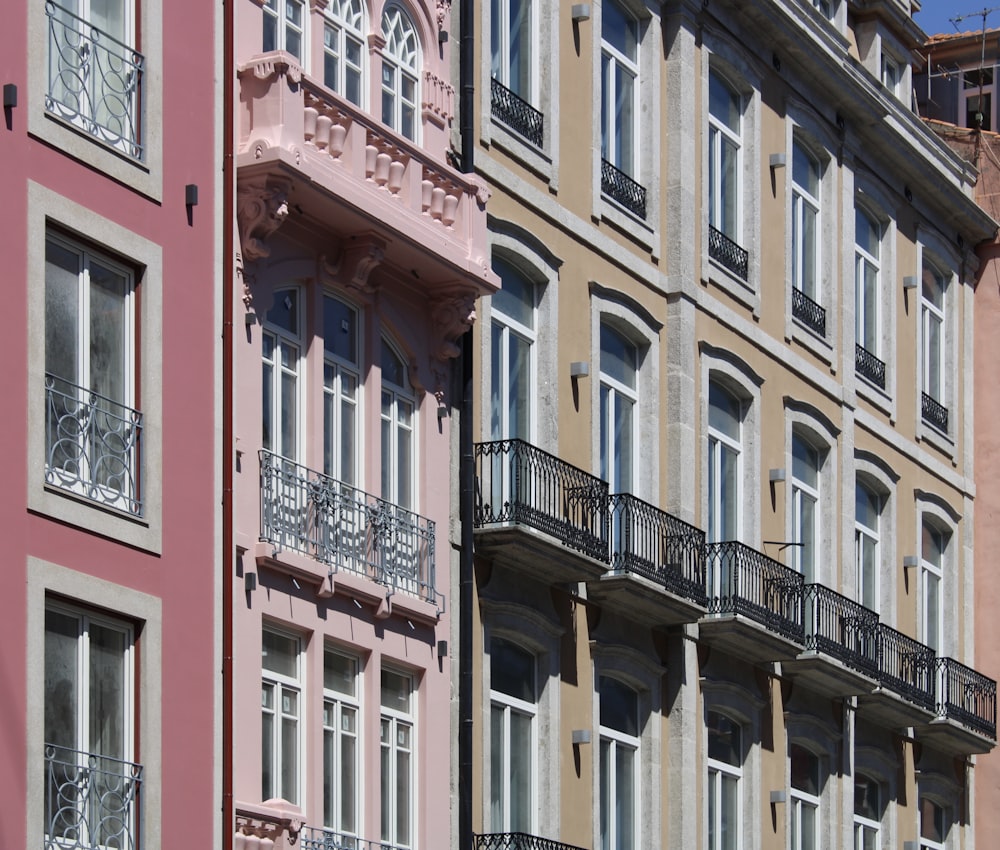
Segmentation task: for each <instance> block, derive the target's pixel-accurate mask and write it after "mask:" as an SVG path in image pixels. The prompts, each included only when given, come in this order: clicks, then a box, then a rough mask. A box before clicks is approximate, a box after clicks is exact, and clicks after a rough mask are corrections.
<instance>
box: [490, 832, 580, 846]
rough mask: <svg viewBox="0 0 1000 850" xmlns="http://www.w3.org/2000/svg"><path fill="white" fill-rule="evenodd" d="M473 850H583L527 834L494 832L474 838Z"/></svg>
mask: <svg viewBox="0 0 1000 850" xmlns="http://www.w3.org/2000/svg"><path fill="white" fill-rule="evenodd" d="M472 846H473V850H583V848H580V847H575V846H574V845H572V844H563V843H562V842H559V841H552V840H551V839H548V838H540V837H539V836H537V835H531V834H529V833H527V832H493V833H488V834H486V835H476V836H473V843H472Z"/></svg>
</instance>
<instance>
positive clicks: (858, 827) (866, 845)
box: [854, 773, 882, 850]
mask: <svg viewBox="0 0 1000 850" xmlns="http://www.w3.org/2000/svg"><path fill="white" fill-rule="evenodd" d="M881 820H882V793H881V789H880V788H879V784H878V782H876V781H875V780H874V779H872V778H871V777H870V776H866V775H865V774H863V773H857V774H855V775H854V850H879V848H880V847H881V844H880V842H879V826H880V823H881Z"/></svg>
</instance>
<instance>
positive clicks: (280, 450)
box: [261, 289, 302, 460]
mask: <svg viewBox="0 0 1000 850" xmlns="http://www.w3.org/2000/svg"><path fill="white" fill-rule="evenodd" d="M299 327H300V322H299V292H298V290H296V289H284V290H279V291H278V292H276V293H275V296H274V303H273V305H272V306H271V309H270V310H268V311H267V315H266V316H265V318H264V332H263V334H262V337H261V340H262V342H261V351H262V356H263V379H262V383H261V386H262V388H263V404H262V412H263V418H262V422H261V425H262V439H263V447H264V448H265V449H267V450H268V451H271V452H274V454H276V455H280V456H281V457H284V458H287V459H288V460H298V452H299V414H298V411H299V352H300V351H301V350H302V347H301V338H300V331H299Z"/></svg>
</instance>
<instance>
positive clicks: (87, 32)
mask: <svg viewBox="0 0 1000 850" xmlns="http://www.w3.org/2000/svg"><path fill="white" fill-rule="evenodd" d="M45 14H46V15H47V16H48V19H49V37H48V41H49V46H48V50H49V55H48V85H47V87H46V90H45V108H46V110H47V111H48V112H51V113H52V114H53V115H57V116H59V117H60V118H63V119H65V120H67V121H69V122H70V123H71V124H73V125H74V126H76V127H79V128H80V129H81V130H83V131H84V132H85V133H87V134H89V135H91V136H93V137H95V138H96V139H99V140H100V141H102V142H104V143H105V144H108V145H111V146H112V147H115V148H117V149H118V150H120V151H122V152H123V153H125V154H127V155H128V156H131V157H133V158H135V159H140V160H141V159H142V158H143V153H144V152H143V138H142V135H143V122H142V108H143V99H142V85H143V75H144V69H145V59H144V58H143V55H142V54H141V53H139V52H138V51H136V50H133V49H132V48H131V47H129V46H128V45H127V44H124V43H123V42H121V41H119V40H118V39H116V38H114V37H112V36H111V35H109V34H108V33H106V32H104V31H103V30H101V29H99V28H98V27H95V26H94V25H93V24H91V23H90V22H89V21H87V20H86V19H84V18H81V17H79V16H78V15H75V14H73V12H71V11H70V10H69V9H65V8H63V7H62V6H59V5H57V4H56V3H52V2H47V3H46V4H45Z"/></svg>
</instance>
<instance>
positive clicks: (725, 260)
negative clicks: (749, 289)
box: [708, 224, 750, 280]
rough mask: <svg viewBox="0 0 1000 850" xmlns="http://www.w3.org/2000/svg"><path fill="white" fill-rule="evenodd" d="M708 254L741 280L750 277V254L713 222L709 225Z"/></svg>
mask: <svg viewBox="0 0 1000 850" xmlns="http://www.w3.org/2000/svg"><path fill="white" fill-rule="evenodd" d="M708 256H710V257H711V258H712V259H713V260H715V261H716V262H717V263H719V264H721V265H722V266H723V267H724V268H726V269H729V271H731V272H732V273H733V274H734V275H736V276H737V277H738V278H740V280H748V279H749V277H750V254H749V253H748V252H747V251H746V250H745V249H743V248H741V247H740V246H739V245H737V244H736V243H735V242H734V241H733V240H732V239H730V238H729V237H728V236H726V234H725V233H723V232H722V231H721V230H719V229H718V228H716V227H713V226H712V225H711V224H710V225H709V226H708Z"/></svg>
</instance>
